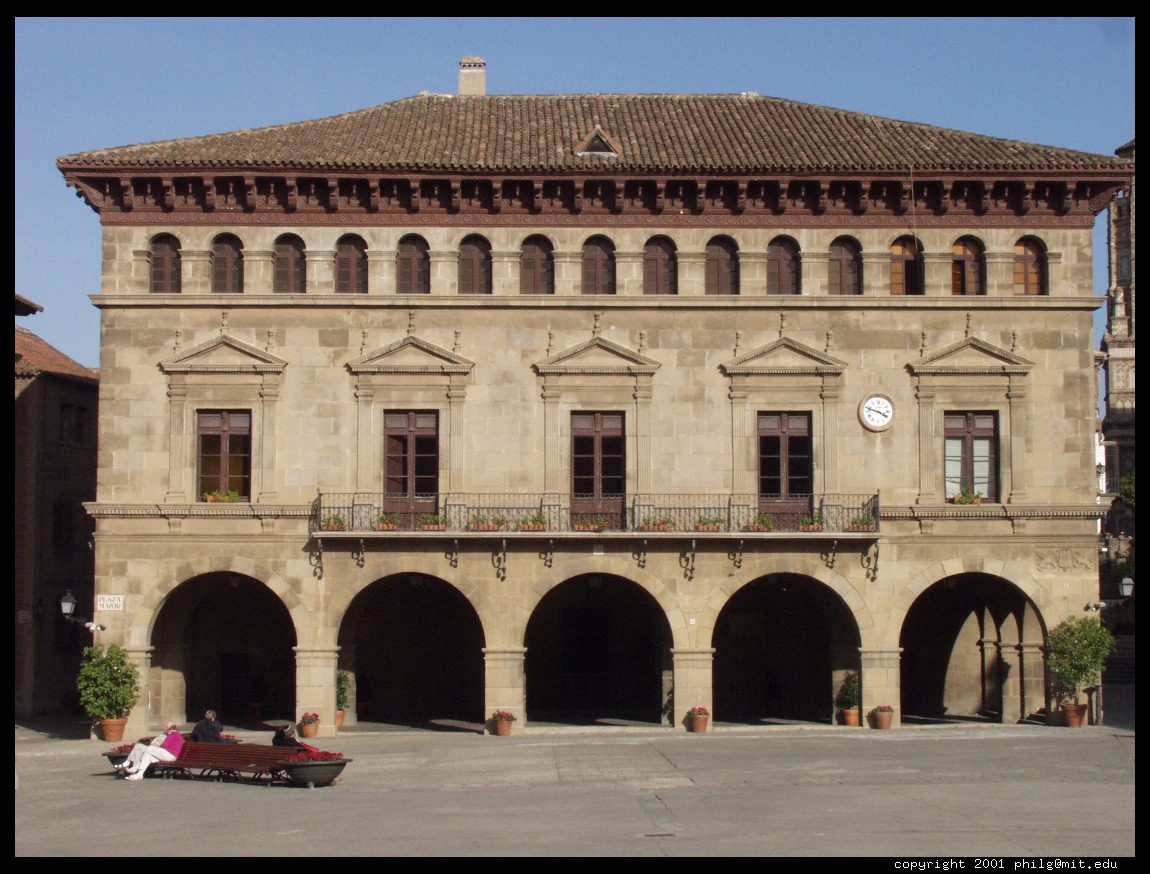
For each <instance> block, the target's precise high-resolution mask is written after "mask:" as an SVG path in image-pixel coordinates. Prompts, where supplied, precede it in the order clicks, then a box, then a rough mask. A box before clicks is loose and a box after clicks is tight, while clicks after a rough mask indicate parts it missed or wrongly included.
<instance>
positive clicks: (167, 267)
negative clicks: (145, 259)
mask: <svg viewBox="0 0 1150 874" xmlns="http://www.w3.org/2000/svg"><path fill="white" fill-rule="evenodd" d="M148 255H149V258H150V259H151V262H152V263H151V272H150V278H149V280H148V291H150V292H151V293H152V294H179V293H180V241H179V240H177V239H176V238H175V237H173V236H172V235H171V234H160V235H159V236H158V237H156V238H155V239H153V240H152V244H151V246H149V248H148Z"/></svg>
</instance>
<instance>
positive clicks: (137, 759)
mask: <svg viewBox="0 0 1150 874" xmlns="http://www.w3.org/2000/svg"><path fill="white" fill-rule="evenodd" d="M183 749H184V736H183V735H182V734H180V730H179V729H178V728H177V727H176V724H175V723H174V722H169V723H167V724H166V725H165V726H164V730H163V732H162V733H160V734H157V735H156V736H155V737H154V738H152V741H151V743H147V742H145V741H142V740H141V741H137V742H136V745H135V746H134V747H132V751H131V752H130V753H128V758H127V759H126V760H125V761H124V762H123V764H120V765H117V766H116V767H117V768H120V769H122V770H123V772H124V774H126V775H127V777H128V779H129V780H143V779H144V772H146V771H147V770H148V766H149V765H151V764H152V762H174V761H175V760H176V759H177V758H179V755H180V752H181V751H182V750H183Z"/></svg>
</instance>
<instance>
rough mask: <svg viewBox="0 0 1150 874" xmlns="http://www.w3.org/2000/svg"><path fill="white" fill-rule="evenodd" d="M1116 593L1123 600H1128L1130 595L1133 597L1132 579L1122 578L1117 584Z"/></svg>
mask: <svg viewBox="0 0 1150 874" xmlns="http://www.w3.org/2000/svg"><path fill="white" fill-rule="evenodd" d="M1118 593H1119V594H1120V595H1121V596H1122V597H1123V598H1129V597H1130V596H1131V595H1133V594H1134V578H1133V577H1123V578H1122V582H1120V583H1119V584H1118Z"/></svg>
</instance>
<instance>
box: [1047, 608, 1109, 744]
mask: <svg viewBox="0 0 1150 874" xmlns="http://www.w3.org/2000/svg"><path fill="white" fill-rule="evenodd" d="M1112 649H1114V636H1113V635H1112V634H1111V633H1110V631H1109V630H1108V629H1107V628H1106V626H1105V625H1103V624H1102V623H1101V622H1100V621H1099V620H1098V619H1097V618H1095V617H1093V616H1081V617H1071V618H1070V619H1064V620H1063V621H1062V622H1060V623H1059V624H1058V625H1056V626H1055V627H1054V628H1052V629H1051V630H1050V632H1049V633H1048V634H1047V635H1046V667H1047V669H1048V670H1049V671H1050V686H1051V691H1053V693H1054V696H1055V698H1056V699H1057V701H1058V704H1059V707H1060V708H1061V710H1062V712H1063V714H1064V716H1065V718H1066V724H1067V726H1070V727H1072V728H1077V727H1079V726H1081V725H1083V724H1085V721H1086V720H1085V717H1086V704H1084V703H1082V702H1080V701H1079V696H1080V695H1081V693H1082V690H1083V688H1085V687H1087V686H1094V685H1097V684H1098V683H1099V681H1100V680H1101V677H1102V668H1103V666H1104V665H1105V664H1106V657H1107V656H1108V655H1110V651H1111V650H1112Z"/></svg>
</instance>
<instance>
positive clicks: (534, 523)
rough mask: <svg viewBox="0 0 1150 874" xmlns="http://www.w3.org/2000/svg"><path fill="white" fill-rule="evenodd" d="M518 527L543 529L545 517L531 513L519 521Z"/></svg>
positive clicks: (545, 522) (545, 521)
mask: <svg viewBox="0 0 1150 874" xmlns="http://www.w3.org/2000/svg"><path fill="white" fill-rule="evenodd" d="M519 527H520V528H524V527H531V528H541V527H542V528H545V527H547V517H546V516H544V515H543V514H542V513H532V514H531V515H530V516H524V517H523V518H522V519H520V520H519Z"/></svg>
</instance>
